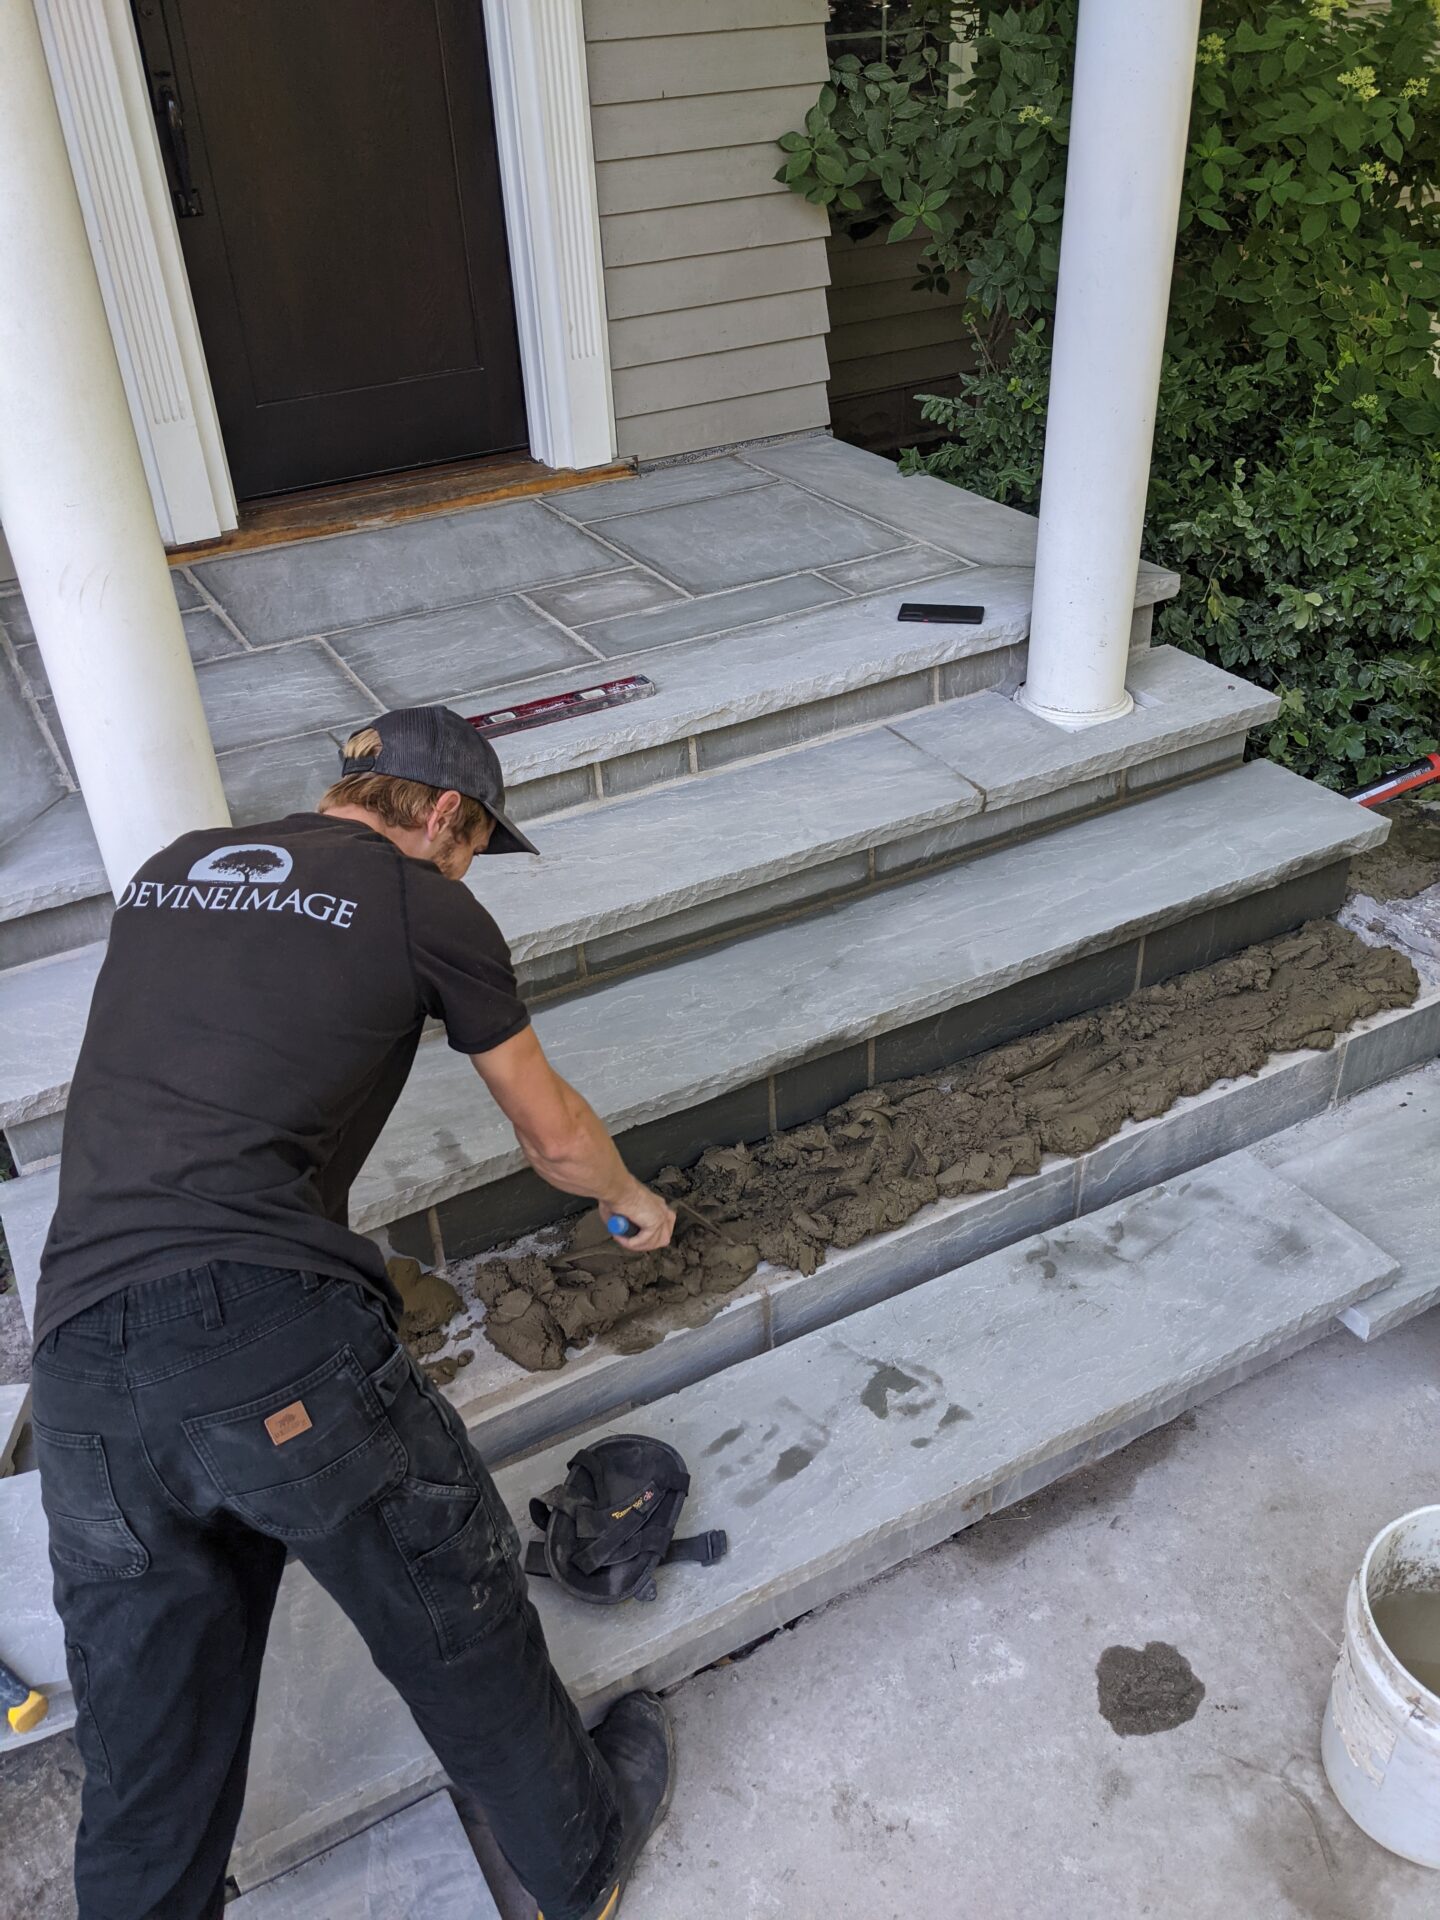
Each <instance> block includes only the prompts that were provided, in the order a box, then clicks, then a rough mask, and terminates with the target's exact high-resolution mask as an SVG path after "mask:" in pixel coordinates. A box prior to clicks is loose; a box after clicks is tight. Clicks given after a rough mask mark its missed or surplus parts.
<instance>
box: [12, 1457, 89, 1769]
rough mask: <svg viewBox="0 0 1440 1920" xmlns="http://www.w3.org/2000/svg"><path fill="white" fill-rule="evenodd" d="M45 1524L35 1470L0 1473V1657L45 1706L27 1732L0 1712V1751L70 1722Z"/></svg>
mask: <svg viewBox="0 0 1440 1920" xmlns="http://www.w3.org/2000/svg"><path fill="white" fill-rule="evenodd" d="M49 1537H50V1536H49V1530H48V1528H47V1526H46V1523H45V1510H44V1508H43V1507H42V1506H41V1504H40V1476H39V1474H38V1473H12V1474H11V1475H10V1476H9V1477H8V1478H6V1479H0V1568H3V1570H4V1606H3V1608H0V1659H3V1660H4V1661H5V1663H6V1665H7V1666H9V1667H13V1668H14V1670H15V1672H16V1673H18V1674H19V1675H20V1678H21V1679H22V1680H25V1681H28V1683H29V1684H30V1685H31V1686H32V1687H38V1688H39V1689H40V1691H41V1692H42V1693H43V1694H45V1696H46V1697H47V1698H48V1700H49V1702H50V1711H49V1713H48V1714H46V1716H45V1718H44V1719H43V1720H42V1721H41V1722H40V1725H39V1726H38V1727H36V1728H35V1729H34V1731H33V1732H31V1733H26V1734H16V1733H14V1732H12V1731H11V1728H10V1723H9V1721H8V1720H6V1719H5V1718H4V1716H3V1715H0V1756H3V1755H5V1754H7V1753H9V1752H10V1751H12V1749H14V1748H16V1747H23V1746H28V1745H30V1744H31V1743H32V1742H33V1741H39V1740H48V1739H50V1738H51V1737H52V1736H53V1735H54V1734H57V1733H63V1732H64V1730H65V1728H66V1727H70V1726H73V1725H74V1724H75V1698H74V1695H73V1694H72V1693H71V1691H70V1678H69V1675H68V1673H67V1672H66V1669H65V1635H64V1632H63V1630H62V1628H61V1626H60V1616H59V1615H58V1614H57V1613H56V1611H55V1606H54V1602H53V1600H52V1598H51V1590H52V1584H53V1583H52V1578H51V1573H50V1553H49Z"/></svg>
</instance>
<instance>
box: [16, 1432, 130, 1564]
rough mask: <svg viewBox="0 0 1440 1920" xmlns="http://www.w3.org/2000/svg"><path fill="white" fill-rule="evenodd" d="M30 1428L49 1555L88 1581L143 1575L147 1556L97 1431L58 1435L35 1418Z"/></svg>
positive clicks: (59, 1433) (58, 1433)
mask: <svg viewBox="0 0 1440 1920" xmlns="http://www.w3.org/2000/svg"><path fill="white" fill-rule="evenodd" d="M33 1427H34V1433H35V1458H36V1461H37V1462H38V1464H39V1468H40V1504H41V1505H42V1506H43V1507H44V1509H45V1518H46V1519H47V1520H48V1521H49V1523H50V1555H51V1558H52V1559H53V1560H55V1561H56V1562H57V1563H58V1564H59V1565H60V1566H62V1567H63V1568H65V1570H66V1571H67V1572H69V1573H79V1574H84V1575H86V1576H87V1577H88V1578H89V1579H92V1580H129V1579H133V1578H134V1576H135V1575H136V1574H137V1573H144V1571H145V1569H146V1568H147V1567H148V1566H149V1564H150V1556H149V1554H148V1553H147V1552H146V1551H145V1549H144V1547H142V1546H141V1544H140V1542H139V1541H138V1540H137V1539H136V1538H135V1535H134V1534H133V1533H132V1532H131V1530H130V1526H129V1523H128V1521H127V1520H126V1518H125V1516H124V1514H123V1513H122V1512H121V1511H120V1506H119V1502H118V1501H117V1500H116V1498H115V1493H114V1489H113V1488H112V1487H111V1485H110V1469H109V1467H108V1466H107V1465H106V1463H105V1443H104V1442H103V1441H102V1440H101V1438H100V1436H99V1434H98V1433H61V1432H60V1431H59V1430H58V1429H57V1428H55V1427H47V1426H43V1425H42V1424H41V1422H40V1421H38V1420H36V1421H35V1422H34V1423H33Z"/></svg>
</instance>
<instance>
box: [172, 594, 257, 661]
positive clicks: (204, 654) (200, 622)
mask: <svg viewBox="0 0 1440 1920" xmlns="http://www.w3.org/2000/svg"><path fill="white" fill-rule="evenodd" d="M182 625H183V626H184V628H185V639H186V642H187V643H188V645H189V648H190V658H191V659H192V660H193V661H195V662H196V664H197V665H198V664H199V663H200V662H201V661H202V660H221V659H223V658H224V657H225V655H226V654H228V653H240V652H242V651H243V643H242V642H241V641H239V640H237V639H236V638H235V635H234V634H233V633H232V632H231V631H230V629H229V627H227V626H226V624H225V622H224V621H223V620H222V619H221V618H220V616H219V614H218V613H216V612H214V611H213V610H212V609H211V608H209V607H202V608H200V609H199V611H198V612H195V613H187V614H185V615H184V616H183V618H182Z"/></svg>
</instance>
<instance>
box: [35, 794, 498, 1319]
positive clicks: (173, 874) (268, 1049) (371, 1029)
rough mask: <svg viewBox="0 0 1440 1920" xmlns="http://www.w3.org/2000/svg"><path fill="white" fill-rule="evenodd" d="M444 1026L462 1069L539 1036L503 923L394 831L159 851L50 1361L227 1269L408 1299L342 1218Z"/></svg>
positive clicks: (64, 1213)
mask: <svg viewBox="0 0 1440 1920" xmlns="http://www.w3.org/2000/svg"><path fill="white" fill-rule="evenodd" d="M427 1015H434V1016H435V1017H436V1018H438V1019H440V1020H442V1021H443V1022H444V1024H445V1030H446V1034H447V1036H448V1038H449V1041H450V1045H451V1046H452V1047H454V1048H456V1049H457V1050H458V1051H459V1052H461V1053H486V1052H488V1051H489V1050H490V1048H492V1047H497V1046H499V1045H500V1044H501V1042H502V1041H505V1040H508V1039H510V1038H511V1037H512V1036H513V1035H514V1034H517V1033H519V1032H520V1031H521V1030H522V1029H523V1028H524V1027H525V1026H526V1024H527V1022H528V1018H529V1016H528V1015H527V1013H526V1011H525V1006H524V1003H523V1001H522V1000H521V999H520V997H519V995H518V993H517V991H516V986H515V975H514V972H513V971H512V968H511V965H510V954H509V950H508V948H507V947H506V945H505V941H504V939H503V938H502V936H501V934H500V930H499V928H498V927H497V926H496V925H495V922H494V921H493V920H492V919H491V918H490V915H489V914H488V913H487V912H486V911H485V909H484V908H483V907H482V906H481V905H480V903H479V902H478V901H477V900H476V899H475V898H474V896H473V895H472V894H471V893H470V892H469V891H468V890H467V889H466V888H465V887H464V886H461V885H459V884H458V883H457V882H455V881H453V880H447V879H446V878H445V877H444V876H443V875H442V874H441V873H440V872H439V870H438V869H437V868H436V867H433V866H431V865H430V864H429V863H428V862H427V861H424V860H411V859H409V858H407V857H406V855H404V854H403V853H401V852H400V850H399V849H398V848H397V847H395V846H394V845H392V843H391V842H390V841H389V840H387V839H386V838H385V837H384V835H383V834H380V833H376V832H374V831H373V830H372V829H371V828H369V827H366V826H362V825H360V824H359V822H358V821H353V820H336V819H332V818H330V817H328V816H326V815H323V814H318V813H297V814H292V815H290V816H289V818H287V819H284V820H277V821H272V822H270V823H268V824H266V825H264V826H259V827H255V828H253V829H251V830H249V831H247V832H246V833H245V834H243V836H242V835H241V834H240V833H237V832H236V831H235V829H234V828H226V829H225V830H223V831H221V830H219V829H212V830H209V831H206V832H203V833H190V834H186V835H185V836H184V837H183V838H182V839H180V840H177V841H176V842H175V844H174V845H173V846H170V847H167V848H166V849H165V850H164V851H163V852H162V853H158V854H156V855H155V857H154V859H153V860H150V861H148V862H147V863H146V864H145V866H143V867H142V868H141V869H140V871H139V873H138V874H137V875H136V876H135V878H134V879H133V880H132V881H131V882H130V885H129V886H128V887H127V888H126V889H125V892H124V894H123V895H122V897H121V899H120V901H119V904H118V906H117V907H116V910H115V918H114V921H113V922H112V925H111V932H110V946H109V951H108V952H107V953H106V956H105V961H104V964H103V966H102V967H101V969H100V975H99V978H98V980H97V981H96V983H95V996H94V999H93V1000H92V1001H91V1005H90V1018H89V1023H88V1025H87V1026H86V1029H85V1040H84V1044H83V1045H82V1047H81V1049H80V1059H79V1062H78V1064H77V1066H76V1069H75V1077H74V1080H73V1082H72V1083H71V1088H70V1098H69V1104H68V1106H67V1109H66V1114H65V1136H64V1142H63V1151H62V1156H61V1163H60V1199H59V1204H58V1206H57V1207H56V1211H55V1218H54V1221H53V1223H52V1225H51V1228H50V1237H49V1239H48V1241H47V1242H46V1246H45V1252H44V1256H43V1259H42V1261H41V1268H40V1287H39V1297H38V1300H37V1303H36V1313H35V1338H36V1341H37V1343H38V1342H39V1341H40V1340H42V1339H43V1338H44V1337H45V1335H46V1334H47V1333H48V1332H49V1331H50V1330H51V1329H52V1328H53V1327H56V1326H58V1325H59V1324H60V1323H61V1321H63V1320H67V1319H69V1317H70V1316H71V1315H72V1314H75V1313H78V1312H80V1311H81V1309H82V1308H84V1307H88V1306H90V1305H92V1304H93V1302H95V1301H96V1300H100V1299H103V1298H104V1296H105V1295H106V1294H109V1293H113V1292H115V1291H116V1290H117V1289H118V1288H120V1287H124V1286H128V1285H129V1284H130V1283H131V1282H132V1281H136V1280H150V1279H157V1278H159V1277H160V1276H161V1275H163V1274H168V1273H178V1272H182V1271H183V1270H185V1269H186V1268H188V1267H194V1266H200V1265H202V1264H204V1263H205V1262H206V1261H210V1260H247V1261H252V1262H256V1263H258V1264H261V1265H265V1266H279V1267H297V1268H300V1269H302V1270H304V1271H308V1272H312V1273H323V1274H329V1275H334V1276H339V1277H340V1278H343V1279H350V1280H355V1279H358V1280H363V1281H365V1282H368V1283H369V1284H370V1285H371V1286H373V1287H374V1288H376V1289H377V1290H378V1291H379V1292H381V1293H382V1294H384V1295H385V1296H386V1298H388V1299H390V1301H391V1303H392V1305H393V1304H396V1303H395V1300H394V1295H393V1291H392V1290H391V1288H390V1284H389V1281H388V1279H387V1278H386V1274H385V1264H384V1261H383V1259H382V1258H381V1255H380V1252H379V1249H378V1248H377V1247H376V1246H375V1244H374V1242H373V1241H370V1240H367V1239H365V1238H364V1237H363V1236H362V1235H360V1234H357V1233H352V1232H351V1230H350V1227H349V1225H348V1223H347V1203H348V1198H349V1192H350V1185H351V1182H352V1181H353V1180H354V1178H355V1176H356V1174H357V1173H358V1172H359V1170H360V1168H361V1166H362V1165H363V1164H364V1161H365V1158H366V1155H367V1154H368V1153H369V1152H370V1149H371V1148H372V1147H373V1146H374V1144H375V1141H376V1139H377V1137H378V1135H379V1133H380V1130H381V1128H382V1127H383V1126H384V1124H385V1121H386V1119H387V1118H388V1116H389V1114H390V1110H391V1108H392V1107H393V1106H394V1105H395V1102H396V1100H397V1099H398V1098H399V1095H400V1090H401V1088H402V1087H403V1086H404V1084H405V1079H406V1076H407V1074H408V1073H409V1071H410V1065H411V1062H412V1061H413V1059H414V1057H415V1048H416V1045H417V1043H418V1042H419V1039H420V1034H421V1030H422V1027H423V1025H424V1022H425V1019H426V1016H427ZM476 1091H477V1093H478V1092H479V1089H478V1087H477V1089H476Z"/></svg>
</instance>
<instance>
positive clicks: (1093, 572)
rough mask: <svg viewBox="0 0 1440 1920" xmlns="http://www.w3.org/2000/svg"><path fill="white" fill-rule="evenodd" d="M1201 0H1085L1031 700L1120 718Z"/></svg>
mask: <svg viewBox="0 0 1440 1920" xmlns="http://www.w3.org/2000/svg"><path fill="white" fill-rule="evenodd" d="M1199 29H1200V0H1080V16H1079V38H1078V43H1077V46H1076V51H1075V95H1074V105H1073V107H1072V110H1071V121H1070V150H1069V157H1068V160H1067V163H1066V170H1065V218H1064V225H1063V227H1062V229H1061V236H1060V284H1059V292H1058V297H1057V302H1056V310H1055V333H1054V355H1053V359H1052V362H1051V372H1050V410H1049V415H1048V418H1047V421H1046V428H1045V469H1044V478H1043V481H1042V484H1041V493H1040V535H1039V544H1038V547H1037V549H1036V554H1035V602H1034V612H1033V616H1032V621H1031V630H1030V665H1029V675H1028V678H1027V680H1026V682H1025V685H1024V686H1023V687H1022V688H1021V690H1020V694H1019V699H1020V701H1021V704H1022V705H1024V706H1026V707H1028V708H1029V709H1030V710H1031V712H1032V713H1036V714H1039V715H1040V717H1041V718H1042V719H1045V720H1051V721H1054V722H1055V723H1056V724H1057V725H1059V726H1062V727H1088V726H1094V725H1096V724H1097V723H1098V722H1100V721H1103V720H1115V719H1118V718H1119V717H1120V716H1121V715H1122V714H1125V713H1128V712H1129V711H1130V708H1131V706H1132V704H1133V703H1132V701H1131V699H1130V696H1129V694H1128V693H1127V692H1126V691H1125V669H1126V666H1127V663H1128V659H1129V636H1130V619H1131V614H1132V611H1133V608H1134V601H1135V576H1136V570H1137V568H1138V565H1139V560H1140V534H1141V526H1142V522H1143V520H1144V514H1145V494H1146V489H1147V486H1148V484H1149V477H1150V450H1151V444H1152V442H1153V439H1154V434H1155V402H1156V396H1157V394H1158V391H1159V386H1160V353H1161V348H1162V346H1163V344H1164V340H1165V317H1166V311H1167V309H1168V307H1169V303H1170V278H1171V272H1172V269H1173V267H1174V262H1175V230H1176V223H1177V221H1178V218H1179V212H1180V186H1181V176H1182V173H1183V170H1184V163H1185V149H1186V137H1187V129H1188V126H1189V120H1190V95H1191V89H1192V87H1193V85H1194V79H1195V48H1196V40H1197V37H1198V34H1199Z"/></svg>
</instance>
